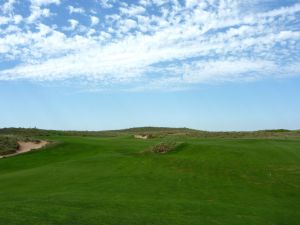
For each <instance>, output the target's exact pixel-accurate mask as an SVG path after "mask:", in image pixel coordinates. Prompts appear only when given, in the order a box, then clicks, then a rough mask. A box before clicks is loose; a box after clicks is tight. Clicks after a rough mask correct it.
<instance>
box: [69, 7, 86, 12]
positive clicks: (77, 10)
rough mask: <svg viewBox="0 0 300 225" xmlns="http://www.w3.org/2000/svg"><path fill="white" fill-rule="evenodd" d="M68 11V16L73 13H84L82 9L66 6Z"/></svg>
mask: <svg viewBox="0 0 300 225" xmlns="http://www.w3.org/2000/svg"><path fill="white" fill-rule="evenodd" d="M68 10H69V13H70V14H73V13H85V10H84V9H83V8H76V7H73V6H71V5H70V6H68Z"/></svg>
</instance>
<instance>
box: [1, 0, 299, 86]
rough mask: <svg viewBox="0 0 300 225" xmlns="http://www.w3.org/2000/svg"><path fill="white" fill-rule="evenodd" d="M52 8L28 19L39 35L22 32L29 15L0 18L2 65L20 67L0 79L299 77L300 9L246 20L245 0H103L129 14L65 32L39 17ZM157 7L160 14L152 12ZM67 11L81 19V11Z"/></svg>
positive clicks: (38, 8)
mask: <svg viewBox="0 0 300 225" xmlns="http://www.w3.org/2000/svg"><path fill="white" fill-rule="evenodd" d="M41 2H43V3H41ZM47 2H48V3H47ZM50 2H51V3H54V4H59V1H57V2H56V1H39V3H36V5H35V6H31V8H30V9H31V15H30V16H29V17H28V18H27V21H28V22H29V24H31V23H33V25H32V26H34V28H35V29H32V30H31V29H29V30H25V31H24V30H22V29H23V28H22V27H21V26H20V27H19V25H18V24H19V23H21V21H22V17H19V18H16V16H14V18H11V17H9V16H2V17H0V24H1V23H2V24H11V26H9V28H6V29H3V30H1V31H0V34H2V36H0V60H1V59H3V60H14V59H15V60H19V61H21V63H20V64H19V65H18V66H16V67H13V68H11V69H6V70H2V71H1V70H0V80H5V79H29V80H38V81H46V80H54V81H55V80H66V79H70V80H72V79H81V80H84V81H85V82H86V83H92V84H99V85H105V84H106V85H111V84H120V83H127V84H128V83H130V84H131V85H133V86H135V88H137V87H144V88H145V87H146V86H147V84H148V87H157V88H159V87H164V88H167V87H168V86H172V87H176V88H177V87H178V88H180V86H184V85H192V84H199V83H210V82H224V81H227V82H228V81H237V80H238V81H239V80H243V81H251V80H257V79H261V78H263V77H268V76H276V75H281V74H285V75H287V76H292V75H296V74H300V66H299V65H300V60H299V58H300V53H299V52H300V49H299V43H300V29H299V28H298V27H297V24H298V22H299V19H300V18H299V12H300V4H295V5H291V6H289V7H283V8H279V9H272V10H265V11H263V12H256V11H253V12H251V11H247V13H246V14H243V12H242V11H241V9H240V8H239V7H240V4H239V2H240V1H234V0H220V1H218V0H214V1H213V0H207V1H197V0H193V1H192V0H190V1H187V2H186V5H183V4H179V2H178V1H176V0H170V1H168V2H167V1H145V0H141V1H139V5H128V4H125V3H122V4H121V3H117V2H114V1H98V2H100V4H104V6H105V7H106V8H107V7H110V5H111V4H119V5H121V6H120V8H119V10H120V12H122V14H119V15H118V14H105V15H104V18H105V19H103V22H102V20H101V24H99V18H98V17H97V16H96V14H93V15H86V17H87V18H88V19H90V26H88V25H86V26H84V24H85V23H84V21H78V20H75V19H71V18H68V22H69V23H70V26H69V27H67V28H66V27H64V28H63V29H61V28H56V27H55V26H51V25H45V24H46V23H45V24H43V23H42V22H43V20H41V19H40V18H42V17H49V16H50V15H51V13H50V11H49V9H47V8H44V6H45V5H47V4H50ZM165 3H169V5H170V6H167V4H165ZM150 4H152V5H151V7H157V6H160V7H159V9H160V10H159V11H155V12H156V13H151V10H150V11H146V9H147V7H148V6H149V5H150ZM155 5H156V6H155ZM104 6H102V7H104ZM243 7H244V6H243ZM68 9H69V11H70V13H75V11H76V9H80V8H74V7H73V8H70V7H69V8H68ZM155 9H158V7H157V8H155ZM103 11H105V10H103ZM78 12H79V11H78ZM158 12H159V13H158ZM51 19H52V18H51ZM21 24H22V23H21ZM97 24H99V25H98V26H97V29H96V25H97ZM12 25H13V26H12ZM64 31H72V32H66V33H64ZM146 83H147V84H146Z"/></svg>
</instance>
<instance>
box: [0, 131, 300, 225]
mask: <svg viewBox="0 0 300 225" xmlns="http://www.w3.org/2000/svg"><path fill="white" fill-rule="evenodd" d="M47 139H50V140H54V141H56V142H57V144H55V145H53V146H50V147H47V148H46V149H44V150H38V151H33V152H30V153H26V154H23V155H18V156H15V157H11V158H5V159H1V160H0V203H1V210H0V224H1V225H2V224H3V225H24V224H26V225H69V224H70V225H135V224H136V225H150V224H152V225H179V224H180V225H210V224H216V225H217V224H225V225H244V224H245V225H246V224H247V225H258V224H260V225H275V224H278V225H285V224H286V225H296V224H299V221H300V140H299V139H286V140H281V139H254V138H252V139H224V138H222V139H220V138H219V139H218V138H214V139H213V138H210V139H207V138H206V139H204V138H202V139H201V138H192V137H164V138H154V139H149V140H141V139H134V138H133V137H131V136H126V135H123V136H117V137H66V136H51V135H50V136H47ZM165 141H174V142H180V143H183V144H181V145H180V147H178V148H176V149H175V150H174V151H170V152H168V153H166V154H142V153H141V152H143V150H145V149H149V148H151V146H155V145H157V144H158V143H161V142H165Z"/></svg>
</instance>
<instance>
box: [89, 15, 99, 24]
mask: <svg viewBox="0 0 300 225" xmlns="http://www.w3.org/2000/svg"><path fill="white" fill-rule="evenodd" d="M90 18H91V26H95V25H97V24H98V23H99V18H98V17H96V16H91V17H90Z"/></svg>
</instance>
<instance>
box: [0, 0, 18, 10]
mask: <svg viewBox="0 0 300 225" xmlns="http://www.w3.org/2000/svg"><path fill="white" fill-rule="evenodd" d="M15 3H16V0H8V1H7V2H5V3H4V4H3V6H2V10H3V12H4V13H10V12H12V11H13V10H14V4H15Z"/></svg>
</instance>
